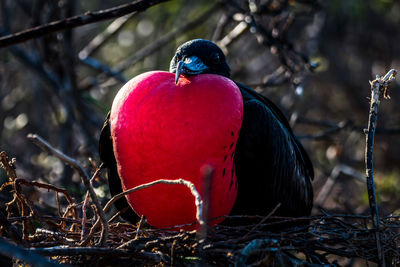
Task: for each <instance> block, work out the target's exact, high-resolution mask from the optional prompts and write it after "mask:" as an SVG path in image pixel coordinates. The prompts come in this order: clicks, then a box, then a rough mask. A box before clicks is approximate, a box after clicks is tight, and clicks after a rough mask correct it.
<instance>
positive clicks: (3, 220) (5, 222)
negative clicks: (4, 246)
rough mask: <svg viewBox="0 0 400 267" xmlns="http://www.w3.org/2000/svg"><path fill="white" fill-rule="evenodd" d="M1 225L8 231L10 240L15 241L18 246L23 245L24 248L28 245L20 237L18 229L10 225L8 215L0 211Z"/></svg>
mask: <svg viewBox="0 0 400 267" xmlns="http://www.w3.org/2000/svg"><path fill="white" fill-rule="evenodd" d="M0 225H1V226H2V227H4V229H5V230H6V231H7V233H8V235H9V236H10V238H11V239H12V240H14V242H16V243H17V244H21V245H23V246H26V245H27V243H26V242H25V241H24V240H22V238H21V236H20V235H19V233H18V231H17V228H15V226H14V225H12V224H11V223H10V221H9V220H8V219H7V217H6V215H5V214H4V213H3V211H1V210H0Z"/></svg>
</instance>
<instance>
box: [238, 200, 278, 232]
mask: <svg viewBox="0 0 400 267" xmlns="http://www.w3.org/2000/svg"><path fill="white" fill-rule="evenodd" d="M280 206H281V203H278V205H276V206H275V208H274V209H273V210H271V212H270V213H268V215H267V216H265V217H264V218H263V219H262V220H261V221H260V222H259V223H257V224H256V225H254V227H253V228H251V230H250V231H249V232H248V233H247V234H245V235H244V236H243V238H242V239H246V237H248V236H249V235H250V234H251V233H252V232H254V231H255V230H256V229H257V228H258V227H260V225H262V224H263V223H264V222H265V221H266V220H268V219H269V218H270V217H271V216H272V215H273V214H274V213H275V212H276V211H277V210H278V209H279V207H280Z"/></svg>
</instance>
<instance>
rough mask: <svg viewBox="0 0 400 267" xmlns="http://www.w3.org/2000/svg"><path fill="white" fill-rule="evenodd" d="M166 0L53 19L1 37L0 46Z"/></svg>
mask: <svg viewBox="0 0 400 267" xmlns="http://www.w3.org/2000/svg"><path fill="white" fill-rule="evenodd" d="M166 1H169V0H141V1H135V2H132V3H129V4H124V5H120V6H117V7H113V8H109V9H105V10H100V11H94V12H91V11H88V12H86V13H85V14H82V15H78V16H74V17H70V18H67V19H63V20H58V21H53V22H51V23H48V24H45V25H40V26H37V27H34V28H31V29H27V30H24V31H21V32H17V33H14V34H10V35H6V36H3V37H1V38H0V47H6V46H9V45H13V44H17V43H21V42H25V41H27V40H30V39H33V38H38V37H42V36H44V35H47V34H50V33H54V32H58V31H63V30H68V29H72V28H75V27H78V26H82V25H86V24H90V23H95V22H99V21H102V20H107V19H112V18H117V17H122V16H124V15H127V14H130V13H138V12H143V11H145V10H146V9H148V8H149V7H152V6H154V5H156V4H159V3H162V2H166Z"/></svg>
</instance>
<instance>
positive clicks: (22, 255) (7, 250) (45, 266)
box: [0, 238, 69, 267]
mask: <svg viewBox="0 0 400 267" xmlns="http://www.w3.org/2000/svg"><path fill="white" fill-rule="evenodd" d="M0 254H1V255H4V256H6V257H12V258H16V259H19V260H21V261H23V262H26V263H28V264H31V265H33V266H39V267H52V266H65V267H66V266H69V265H61V264H58V263H57V262H54V261H52V262H50V261H49V260H48V259H47V258H45V257H43V256H40V255H37V254H36V253H35V252H32V251H30V250H29V249H24V248H20V247H18V246H15V245H13V244H10V243H8V242H6V241H4V239H2V238H0Z"/></svg>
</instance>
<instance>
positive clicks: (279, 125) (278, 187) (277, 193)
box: [231, 84, 314, 216]
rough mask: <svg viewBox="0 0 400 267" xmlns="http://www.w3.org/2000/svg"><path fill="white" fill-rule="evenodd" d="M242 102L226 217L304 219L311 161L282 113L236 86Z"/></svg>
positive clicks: (309, 200) (307, 209)
mask: <svg viewBox="0 0 400 267" xmlns="http://www.w3.org/2000/svg"><path fill="white" fill-rule="evenodd" d="M238 86H239V88H240V90H241V92H242V95H243V101H244V114H243V124H242V128H241V132H240V136H239V140H238V143H237V146H236V152H235V168H236V174H237V178H238V188H239V192H238V197H237V200H236V203H235V206H234V208H233V210H232V212H231V214H248V215H250V214H259V215H266V214H268V213H269V212H270V211H271V210H272V209H273V208H274V207H275V206H276V205H277V204H278V203H281V206H280V208H279V209H278V210H277V212H276V215H283V216H306V215H309V214H310V212H311V208H312V201H313V190H312V185H311V180H312V179H313V176H314V172H313V167H312V163H311V160H310V159H309V157H308V155H307V153H306V152H305V150H304V148H303V146H302V145H301V143H300V142H299V141H298V140H297V138H296V137H295V136H294V134H293V132H292V130H291V128H290V126H289V123H288V121H287V120H286V118H285V117H284V115H283V114H282V112H281V111H280V110H279V109H278V108H277V107H276V106H275V105H274V104H273V103H272V102H271V101H269V100H268V99H266V98H264V97H263V96H261V95H259V94H257V93H256V92H254V91H253V90H251V89H249V88H247V87H245V86H243V85H241V84H238Z"/></svg>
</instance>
